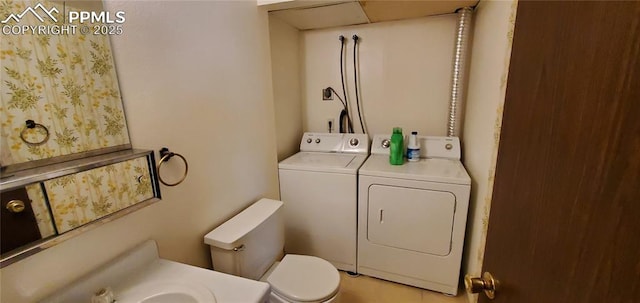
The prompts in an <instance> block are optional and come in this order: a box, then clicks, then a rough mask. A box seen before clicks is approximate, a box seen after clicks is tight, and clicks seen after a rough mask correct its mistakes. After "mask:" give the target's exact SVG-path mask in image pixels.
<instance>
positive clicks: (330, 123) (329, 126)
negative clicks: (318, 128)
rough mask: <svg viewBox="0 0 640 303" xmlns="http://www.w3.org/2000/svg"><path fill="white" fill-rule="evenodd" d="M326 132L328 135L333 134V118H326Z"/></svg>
mask: <svg viewBox="0 0 640 303" xmlns="http://www.w3.org/2000/svg"><path fill="white" fill-rule="evenodd" d="M326 126H327V130H329V132H330V133H332V132H333V130H334V129H336V120H335V119H333V118H327V124H326Z"/></svg>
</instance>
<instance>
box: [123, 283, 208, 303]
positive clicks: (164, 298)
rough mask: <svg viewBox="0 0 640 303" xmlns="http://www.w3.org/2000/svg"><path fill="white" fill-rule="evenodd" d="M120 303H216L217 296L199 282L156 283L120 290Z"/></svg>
mask: <svg viewBox="0 0 640 303" xmlns="http://www.w3.org/2000/svg"><path fill="white" fill-rule="evenodd" d="M115 298H116V300H117V302H118V303H176V302H180V303H216V302H217V301H216V298H215V296H214V295H213V294H212V293H211V291H209V289H207V288H206V287H204V286H202V285H200V284H198V283H197V282H190V283H188V284H186V283H181V282H177V281H155V282H150V283H142V284H137V285H133V286H132V287H129V288H128V289H120V291H119V292H118V293H117V294H116V296H115Z"/></svg>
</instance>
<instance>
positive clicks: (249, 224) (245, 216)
mask: <svg viewBox="0 0 640 303" xmlns="http://www.w3.org/2000/svg"><path fill="white" fill-rule="evenodd" d="M282 204H283V203H282V201H278V200H272V199H266V198H263V199H260V201H258V202H256V203H253V205H251V206H249V207H247V208H246V209H245V210H243V211H242V212H240V213H239V214H237V215H235V216H234V217H233V218H231V219H229V220H227V221H226V222H224V223H222V225H220V226H218V227H216V229H214V230H212V231H211V232H209V233H208V234H206V235H205V236H204V243H206V244H208V245H211V246H214V247H218V248H222V249H226V250H231V249H233V248H235V247H239V246H240V245H242V244H243V243H240V239H241V238H242V237H244V236H245V235H246V234H248V233H249V232H250V231H252V230H253V229H255V228H256V227H257V226H258V225H260V224H261V223H262V222H264V221H265V220H266V219H267V218H269V217H270V216H271V215H273V214H274V213H275V212H276V210H278V209H279V208H280V207H281V206H282Z"/></svg>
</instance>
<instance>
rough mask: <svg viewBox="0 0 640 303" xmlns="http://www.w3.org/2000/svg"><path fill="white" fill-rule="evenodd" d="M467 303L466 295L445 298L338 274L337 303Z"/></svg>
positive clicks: (408, 288) (376, 280)
mask: <svg viewBox="0 0 640 303" xmlns="http://www.w3.org/2000/svg"><path fill="white" fill-rule="evenodd" d="M414 302H415V303H467V297H466V294H465V293H464V292H463V291H459V292H458V296H457V297H449V296H445V295H443V294H442V293H439V292H432V291H428V290H424V289H420V288H415V287H411V286H407V285H404V284H398V283H393V282H389V281H385V280H380V279H376V278H372V277H367V276H364V275H360V276H358V277H351V276H349V275H347V274H346V273H345V272H343V271H341V272H340V301H339V303H414Z"/></svg>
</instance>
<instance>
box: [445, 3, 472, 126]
mask: <svg viewBox="0 0 640 303" xmlns="http://www.w3.org/2000/svg"><path fill="white" fill-rule="evenodd" d="M472 13H473V9H472V8H471V7H465V8H461V9H460V10H458V28H457V31H456V46H455V51H454V56H453V73H452V78H451V99H450V101H449V121H448V125H447V136H448V137H454V136H455V137H459V135H460V128H459V126H460V120H461V115H462V106H463V104H462V102H463V100H462V98H463V97H464V88H465V84H466V81H465V80H466V79H465V76H466V63H467V54H468V48H469V32H470V31H471V15H472Z"/></svg>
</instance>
